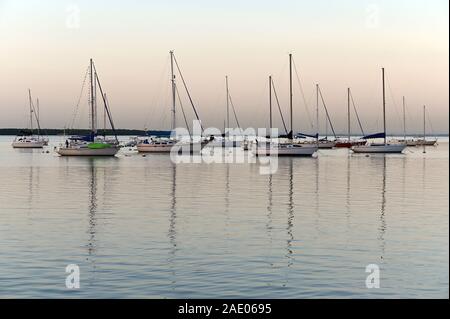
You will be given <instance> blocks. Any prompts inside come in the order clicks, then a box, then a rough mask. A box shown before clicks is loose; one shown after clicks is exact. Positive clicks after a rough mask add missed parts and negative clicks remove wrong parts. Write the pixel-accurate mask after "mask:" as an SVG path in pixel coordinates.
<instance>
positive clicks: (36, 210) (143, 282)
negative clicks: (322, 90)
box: [0, 136, 449, 298]
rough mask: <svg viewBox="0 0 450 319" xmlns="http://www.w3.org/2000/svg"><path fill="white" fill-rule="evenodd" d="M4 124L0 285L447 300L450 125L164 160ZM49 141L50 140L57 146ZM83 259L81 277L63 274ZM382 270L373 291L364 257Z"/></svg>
mask: <svg viewBox="0 0 450 319" xmlns="http://www.w3.org/2000/svg"><path fill="white" fill-rule="evenodd" d="M11 140H12V137H4V136H3V137H0V176H1V179H2V183H1V184H0V243H1V248H0V297H33V298H34V297H51V298H53V297H88V298H98V297H104V298H110V297H112V298H114V297H127V298H131V297H149V298H213V297H223V298H232V297H244V298H245V297H254V298H317V297H327V298H335V297H343V298H348V297H357V298H371V297H381V298H393V297H413V298H417V297H425V298H430V297H437V298H448V297H449V255H448V252H449V226H448V222H449V215H448V208H449V200H448V178H449V171H448V168H449V161H448V155H449V149H448V138H446V139H444V141H443V142H441V143H440V145H439V146H437V147H431V148H428V149H427V150H428V152H427V154H425V155H424V154H422V152H421V149H420V148H412V149H409V150H407V151H406V154H405V155H387V156H382V155H378V156H377V155H372V156H370V157H366V156H364V155H350V156H349V155H348V151H347V150H329V151H325V150H324V151H320V155H319V157H318V158H317V159H314V158H280V159H279V163H278V164H279V169H278V172H277V173H275V174H273V175H261V174H260V173H259V165H258V164H248V163H247V164H177V165H175V164H172V163H171V161H170V160H169V158H168V156H167V155H148V156H146V157H142V156H140V155H137V154H134V153H132V152H130V151H128V150H127V151H125V152H126V153H127V154H126V155H125V154H124V152H123V151H124V150H122V151H121V153H120V155H119V156H118V157H117V158H96V159H88V158H60V157H58V156H56V155H55V154H54V152H53V151H52V147H49V148H48V149H49V150H50V152H49V153H42V151H41V150H35V151H30V150H22V151H21V150H14V149H12V148H11V146H10V141H11ZM57 141H59V140H58V138H54V139H53V140H52V142H53V144H54V143H56V142H57ZM68 264H78V265H79V267H80V271H81V288H80V289H79V290H68V289H67V288H66V287H65V278H66V275H67V274H66V273H65V267H66V265H68ZM368 264H377V265H379V267H380V275H381V279H380V285H381V287H380V288H379V289H367V288H366V286H365V280H366V276H367V275H368V274H367V273H366V272H365V267H366V265H368Z"/></svg>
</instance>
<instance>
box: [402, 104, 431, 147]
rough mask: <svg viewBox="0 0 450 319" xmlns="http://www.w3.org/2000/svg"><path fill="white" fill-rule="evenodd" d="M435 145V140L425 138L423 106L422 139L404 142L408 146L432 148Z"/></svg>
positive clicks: (424, 111) (424, 112)
mask: <svg viewBox="0 0 450 319" xmlns="http://www.w3.org/2000/svg"><path fill="white" fill-rule="evenodd" d="M405 140H406V138H405ZM436 143H437V138H434V139H427V138H426V110H425V105H424V106H423V137H422V138H421V139H420V138H419V139H410V140H406V144H407V145H408V146H434V145H435V144H436Z"/></svg>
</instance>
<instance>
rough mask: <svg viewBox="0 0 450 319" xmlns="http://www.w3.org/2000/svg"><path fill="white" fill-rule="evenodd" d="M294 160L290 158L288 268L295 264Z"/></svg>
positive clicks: (287, 228)
mask: <svg viewBox="0 0 450 319" xmlns="http://www.w3.org/2000/svg"><path fill="white" fill-rule="evenodd" d="M292 161H293V159H292V158H289V191H288V196H289V198H288V218H287V227H286V230H287V235H288V239H287V242H286V250H287V253H286V257H288V267H290V266H292V264H293V257H292V242H293V241H294V235H293V233H292V228H293V227H294V175H293V163H292Z"/></svg>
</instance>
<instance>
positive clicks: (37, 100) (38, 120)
mask: <svg viewBox="0 0 450 319" xmlns="http://www.w3.org/2000/svg"><path fill="white" fill-rule="evenodd" d="M36 108H37V114H36V115H37V116H36V123H37V128H38V135H39V136H40V135H41V124H40V122H41V118H40V115H39V114H40V112H39V98H37V99H36Z"/></svg>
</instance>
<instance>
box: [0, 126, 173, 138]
mask: <svg viewBox="0 0 450 319" xmlns="http://www.w3.org/2000/svg"><path fill="white" fill-rule="evenodd" d="M29 132H30V130H29V129H23V128H0V135H20V134H26V133H29ZM33 133H34V134H37V130H33ZM89 133H90V130H88V129H66V130H64V129H54V128H51V129H41V134H42V135H64V134H65V135H87V134H89ZM163 133H166V131H147V132H146V131H144V130H133V129H116V134H117V135H132V136H144V135H163ZM98 134H99V135H103V134H105V135H114V133H113V131H112V130H111V129H107V130H99V131H98Z"/></svg>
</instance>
